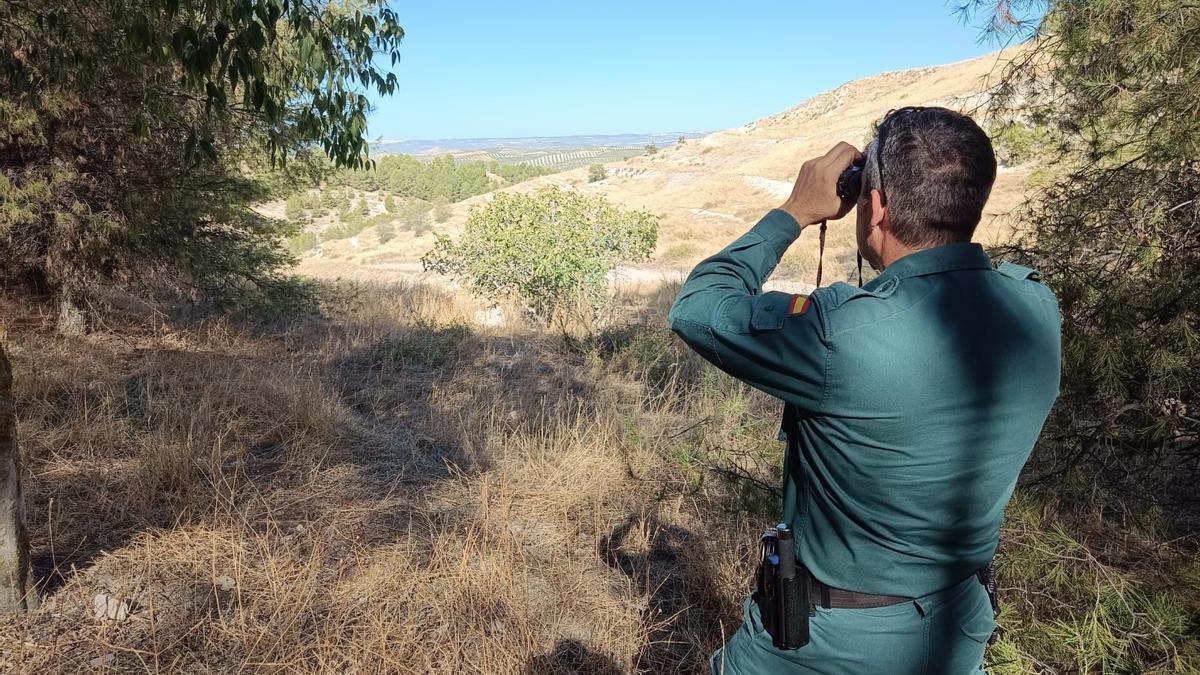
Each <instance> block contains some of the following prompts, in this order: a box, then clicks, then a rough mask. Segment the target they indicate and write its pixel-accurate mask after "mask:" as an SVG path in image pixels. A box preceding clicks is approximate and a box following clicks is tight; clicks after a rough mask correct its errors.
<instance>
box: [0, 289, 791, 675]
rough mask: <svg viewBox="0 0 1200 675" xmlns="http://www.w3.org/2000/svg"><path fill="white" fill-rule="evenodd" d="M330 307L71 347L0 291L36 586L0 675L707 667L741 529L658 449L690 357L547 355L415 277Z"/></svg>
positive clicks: (594, 347) (730, 612)
mask: <svg viewBox="0 0 1200 675" xmlns="http://www.w3.org/2000/svg"><path fill="white" fill-rule="evenodd" d="M338 297H339V298H340V299H339V300H338V302H337V304H336V306H334V307H331V311H330V316H331V317H332V319H330V320H324V321H317V320H312V321H303V322H297V323H295V324H293V325H289V326H286V327H283V328H282V329H280V330H278V331H275V332H273V333H271V334H269V335H253V334H251V333H249V332H246V331H244V330H241V329H238V328H235V327H233V326H231V325H228V324H224V323H220V322H216V323H211V324H205V325H201V326H198V327H193V328H189V329H178V330H169V329H159V330H156V331H154V332H152V333H147V334H142V335H135V336H133V337H128V336H127V337H118V336H117V335H110V334H97V335H93V336H90V337H88V338H85V339H81V340H73V341H64V340H60V339H58V338H56V337H53V336H52V335H51V334H50V333H49V332H48V331H47V330H45V329H43V328H42V327H41V325H40V324H39V322H38V321H37V320H36V317H33V316H32V315H31V314H29V312H28V311H27V310H28V308H26V307H23V306H21V305H19V304H9V305H8V306H6V308H5V313H4V315H5V316H6V317H9V318H10V322H11V323H12V324H13V326H12V329H11V331H10V339H11V341H12V351H13V355H14V362H15V368H16V373H17V387H18V391H17V397H18V409H19V412H20V419H21V424H22V427H21V433H22V438H23V441H24V451H25V454H26V470H27V473H28V475H27V490H28V494H29V499H30V502H31V503H30V520H31V521H32V522H31V526H32V528H33V539H34V547H35V551H34V555H35V560H36V567H37V570H36V571H37V576H38V577H39V578H40V579H42V583H43V588H44V591H45V592H46V593H47V594H48V597H47V601H46V602H45V603H44V609H43V610H41V611H40V612H38V613H36V614H33V615H31V616H29V617H27V618H24V619H18V618H6V619H3V623H0V635H2V636H3V639H2V640H0V670H3V671H4V672H75V671H92V670H101V671H111V672H144V671H154V672H160V671H165V672H208V671H213V670H221V671H230V672H240V671H252V672H258V671H268V672H322V673H324V672H371V673H373V672H397V673H407V672H412V673H432V672H485V673H516V672H547V673H549V672H595V673H615V672H631V671H643V672H668V671H671V672H673V671H689V670H697V669H698V668H700V667H701V665H702V664H703V662H704V660H705V658H706V656H707V654H708V653H710V652H711V651H712V650H713V649H714V648H715V647H717V646H718V645H719V644H720V641H721V639H722V636H723V634H724V632H726V631H727V630H729V629H731V628H732V627H733V626H734V625H735V624H736V622H737V620H738V617H739V612H738V609H737V602H738V601H739V600H740V597H739V596H740V595H741V594H742V593H743V592H744V589H745V588H746V585H747V581H746V579H747V574H748V568H747V566H746V560H745V556H746V555H747V551H746V547H745V546H743V545H741V544H743V543H744V542H746V541H748V539H747V536H748V532H749V531H750V529H752V528H751V526H750V525H749V524H748V523H746V522H745V521H744V519H742V518H739V517H737V516H735V515H733V512H732V511H731V510H729V509H727V508H726V507H727V506H728V505H729V504H730V502H729V500H728V498H727V496H726V492H725V490H724V488H723V487H721V486H720V485H713V484H711V481H706V480H705V476H704V473H703V472H702V471H699V470H697V469H695V468H685V467H682V466H681V465H680V464H678V463H677V462H676V461H675V459H674V458H673V455H672V453H674V452H678V450H679V446H681V445H686V444H689V443H692V442H693V441H694V440H695V439H698V438H699V433H700V432H698V431H697V430H694V429H693V430H688V429H687V427H689V426H691V424H692V423H693V422H694V420H695V419H696V418H697V416H704V415H711V413H712V409H714V408H715V407H716V406H719V405H720V402H721V399H722V397H723V396H725V393H724V392H721V391H717V390H714V389H712V388H711V386H709V389H708V390H706V389H705V386H706V385H705V384H704V383H703V382H702V381H701V380H702V379H703V378H699V379H697V378H698V376H697V373H700V372H702V371H701V370H700V369H699V367H698V364H696V363H695V362H694V361H691V360H690V359H689V358H687V357H684V356H683V354H682V353H681V352H677V351H675V350H676V347H675V346H674V345H673V344H672V343H671V342H669V341H668V340H667V339H666V338H665V332H663V331H659V332H660V333H663V334H662V335H660V336H659V337H658V339H657V341H656V340H655V339H648V338H647V337H646V336H644V335H643V336H639V335H638V334H637V331H632V332H629V331H626V333H629V335H626V334H625V333H622V332H621V331H620V330H615V331H612V332H611V333H610V334H607V337H605V339H598V340H593V341H591V342H588V343H587V345H586V346H585V347H582V348H581V347H574V348H568V347H567V346H566V345H565V344H564V343H563V342H562V340H561V338H558V337H555V336H553V335H547V334H543V333H540V332H537V331H530V330H527V329H523V328H494V329H477V328H469V327H468V326H469V325H470V324H469V321H470V318H471V316H472V315H473V310H474V309H475V308H474V307H473V306H471V305H470V304H468V303H467V302H465V301H464V300H462V299H460V298H456V297H453V296H450V295H447V294H445V293H439V292H435V291H432V290H430V289H428V288H421V287H391V288H380V287H375V288H370V287H358V288H342V289H341V291H340V293H339V294H338ZM636 301H637V302H638V303H642V304H643V305H645V304H646V303H648V302H649V303H650V305H652V306H643V307H641V308H631V309H634V310H639V309H640V311H643V312H646V313H649V314H651V315H654V314H659V315H660V316H659V320H661V312H662V309H661V304H662V303H661V301H657V302H656V301H655V300H654V298H650V299H649V300H647V298H645V297H639V298H637V299H636ZM16 316H24V317H26V320H23V321H12V317H16ZM660 325H661V323H660ZM630 335H632V337H630ZM663 350H666V351H665V352H664V351H663ZM681 363H682V364H684V365H683V366H680V364H681ZM689 364H690V365H689ZM710 385H711V382H710ZM727 388H728V387H727ZM739 395H743V394H739ZM760 403H761V404H762V405H764V406H765V407H764V408H763V410H762V411H761V414H763V415H768V414H770V413H771V412H772V411H773V405H772V404H770V402H769V401H766V400H765V399H763V400H762V401H760ZM744 414H745V413H744ZM681 430H685V431H686V433H685V434H684V435H680V433H679V432H680V431H681ZM98 596H101V600H100V602H101V607H102V609H103V608H104V603H105V602H106V601H107V602H108V603H110V604H109V609H110V611H111V612H112V613H114V614H118V615H120V618H118V619H113V618H97V617H96V614H95V607H94V603H95V602H96V601H97V600H96V599H97V597H98ZM104 596H107V597H104ZM125 614H128V616H125Z"/></svg>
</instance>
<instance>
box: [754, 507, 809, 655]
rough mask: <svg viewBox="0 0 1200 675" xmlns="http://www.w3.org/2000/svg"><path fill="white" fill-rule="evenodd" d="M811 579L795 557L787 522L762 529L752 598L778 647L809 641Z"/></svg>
mask: <svg viewBox="0 0 1200 675" xmlns="http://www.w3.org/2000/svg"><path fill="white" fill-rule="evenodd" d="M810 579H811V576H810V575H809V573H808V570H807V569H806V568H805V567H804V565H803V564H802V563H800V562H799V561H798V560H797V559H796V548H795V541H794V540H793V539H792V537H791V530H790V529H788V528H787V525H786V523H781V524H780V525H779V527H776V528H771V529H768V530H766V531H765V532H763V535H762V541H761V549H760V559H759V565H758V573H757V575H756V580H755V590H754V596H753V599H754V601H755V602H756V603H757V604H758V608H759V613H760V614H761V616H762V623H763V628H764V629H765V630H766V631H767V633H768V634H769V635H770V636H771V642H772V643H773V644H774V645H775V647H776V648H777V649H800V648H801V647H803V646H804V645H806V644H808V640H809V626H808V620H809V617H810V616H812V613H813V605H812V599H811V597H812V596H811V593H810V590H809V580H810Z"/></svg>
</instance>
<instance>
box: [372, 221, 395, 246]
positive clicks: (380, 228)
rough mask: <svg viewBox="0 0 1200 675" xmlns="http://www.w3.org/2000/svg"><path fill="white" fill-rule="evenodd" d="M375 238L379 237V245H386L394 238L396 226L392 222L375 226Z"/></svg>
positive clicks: (384, 222)
mask: <svg viewBox="0 0 1200 675" xmlns="http://www.w3.org/2000/svg"><path fill="white" fill-rule="evenodd" d="M375 236H377V237H379V243H381V244H386V243H388V242H389V241H391V240H393V239H395V238H396V226H395V225H394V224H392V221H390V220H385V221H383V222H382V223H379V224H378V225H376V226H375Z"/></svg>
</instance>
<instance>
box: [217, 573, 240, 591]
mask: <svg viewBox="0 0 1200 675" xmlns="http://www.w3.org/2000/svg"><path fill="white" fill-rule="evenodd" d="M213 582H214V583H216V585H217V588H220V589H221V590H223V591H232V590H233V587H234V586H236V585H237V583H236V582H234V580H233V577H229V576H225V575H221V576H219V577H217V578H216V579H214V580H213Z"/></svg>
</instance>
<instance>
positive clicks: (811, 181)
mask: <svg viewBox="0 0 1200 675" xmlns="http://www.w3.org/2000/svg"><path fill="white" fill-rule="evenodd" d="M861 157H862V153H861V152H859V151H858V148H855V147H854V146H853V145H850V144H849V143H846V142H842V143H838V144H837V145H835V146H833V149H832V150H830V151H829V152H827V153H825V155H824V156H823V157H814V158H813V159H810V160H808V161H807V162H805V163H804V165H803V166H801V167H800V175H799V176H797V177H796V186H795V187H793V188H792V196H791V197H788V200H787V201H786V202H784V203H783V206H781V207H779V208H781V209H783V210H784V211H787V212H788V213H790V214H791V216H792V217H793V218H795V219H796V222H797V223H800V227H806V226H808V225H812V224H813V223H819V222H821V221H822V220H837V219H838V218H841V217H842V216H844V215H846V214H847V213H849V212H850V208H851V207H853V206H854V202H852V201H847V202H843V201H842V199H841V197H838V196H837V180H838V176H840V175H842V172H843V171H845V170H846V169H847V167H849V166H850V165H851V164H852V163H853V162H854V161H855V160H856V159H859V158H861Z"/></svg>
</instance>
